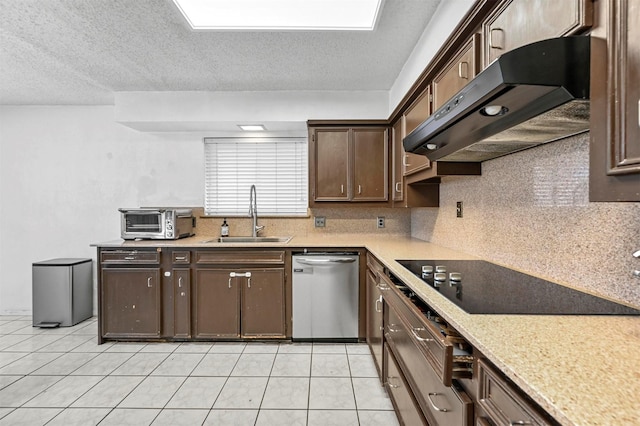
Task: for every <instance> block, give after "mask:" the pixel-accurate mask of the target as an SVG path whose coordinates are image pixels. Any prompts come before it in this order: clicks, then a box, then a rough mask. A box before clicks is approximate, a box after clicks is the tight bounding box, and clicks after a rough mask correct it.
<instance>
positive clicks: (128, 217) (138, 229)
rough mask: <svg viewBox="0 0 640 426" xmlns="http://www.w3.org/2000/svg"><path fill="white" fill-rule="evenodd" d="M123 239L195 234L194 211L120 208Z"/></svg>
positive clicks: (170, 237)
mask: <svg viewBox="0 0 640 426" xmlns="http://www.w3.org/2000/svg"><path fill="white" fill-rule="evenodd" d="M118 210H119V211H120V225H121V226H120V236H121V237H122V239H123V240H135V239H147V240H177V239H178V238H184V237H190V236H192V235H193V234H194V227H195V223H194V222H195V219H194V217H193V211H192V210H191V209H185V208H150V207H140V208H132V209H118Z"/></svg>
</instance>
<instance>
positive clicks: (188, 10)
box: [173, 0, 384, 31]
mask: <svg viewBox="0 0 640 426" xmlns="http://www.w3.org/2000/svg"><path fill="white" fill-rule="evenodd" d="M383 1H384V0H304V1H302V0H233V1H229V0H173V2H174V3H175V4H176V6H177V7H178V9H180V12H182V14H183V15H184V17H185V19H186V20H187V22H189V25H191V28H193V29H194V30H268V31H283V30H284V31H289V30H298V31H318V30H319V31H331V30H353V31H358V30H360V31H362V30H365V31H366V30H369V31H372V30H373V29H374V28H375V25H376V21H377V19H378V15H379V13H380V10H381V9H382V4H383Z"/></svg>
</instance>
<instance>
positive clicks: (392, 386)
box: [387, 377, 400, 389]
mask: <svg viewBox="0 0 640 426" xmlns="http://www.w3.org/2000/svg"><path fill="white" fill-rule="evenodd" d="M392 379H397V377H387V384H388V385H389V387H390V388H394V389H397V388H399V387H400V385H394V384H393V383H391V380H392Z"/></svg>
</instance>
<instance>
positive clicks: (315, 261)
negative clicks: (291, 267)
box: [295, 257, 356, 265]
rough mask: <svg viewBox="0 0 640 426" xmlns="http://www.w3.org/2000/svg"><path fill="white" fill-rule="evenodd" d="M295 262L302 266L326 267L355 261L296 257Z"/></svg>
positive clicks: (352, 258)
mask: <svg viewBox="0 0 640 426" xmlns="http://www.w3.org/2000/svg"><path fill="white" fill-rule="evenodd" d="M295 261H296V262H298V263H300V264H302V265H327V264H330V263H353V262H355V261H356V258H355V257H351V258H349V257H338V258H331V257H329V258H308V257H296V258H295Z"/></svg>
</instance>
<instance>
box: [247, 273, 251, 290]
mask: <svg viewBox="0 0 640 426" xmlns="http://www.w3.org/2000/svg"><path fill="white" fill-rule="evenodd" d="M248 273H250V272H248ZM247 288H251V277H249V278H247Z"/></svg>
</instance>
